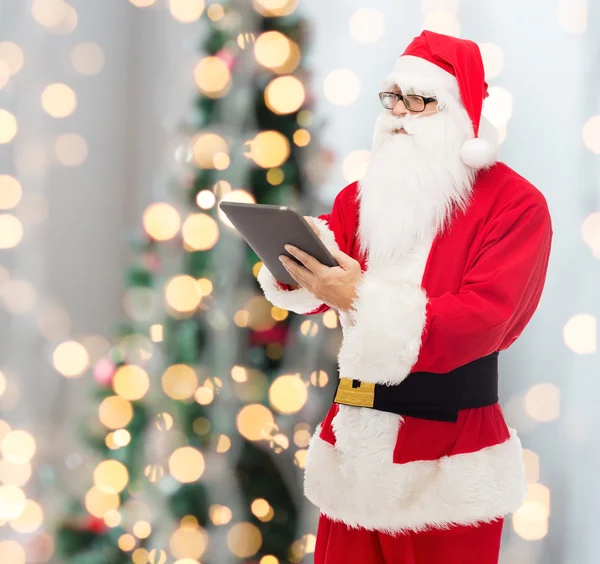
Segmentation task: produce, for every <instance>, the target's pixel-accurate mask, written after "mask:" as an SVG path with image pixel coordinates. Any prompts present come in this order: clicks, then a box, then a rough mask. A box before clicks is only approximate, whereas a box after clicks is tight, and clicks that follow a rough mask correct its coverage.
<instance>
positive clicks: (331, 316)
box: [323, 309, 338, 329]
mask: <svg viewBox="0 0 600 564" xmlns="http://www.w3.org/2000/svg"><path fill="white" fill-rule="evenodd" d="M323 325H324V326H325V327H327V329H335V328H336V327H337V326H338V314H337V312H336V311H334V310H333V309H329V310H327V311H326V312H325V313H324V314H323Z"/></svg>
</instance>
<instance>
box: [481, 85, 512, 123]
mask: <svg viewBox="0 0 600 564" xmlns="http://www.w3.org/2000/svg"><path fill="white" fill-rule="evenodd" d="M488 92H489V97H488V98H486V99H485V101H484V103H483V112H482V113H483V115H484V116H485V117H486V118H487V119H488V120H489V121H491V122H492V124H493V125H495V126H496V127H498V126H501V125H505V124H507V123H508V121H509V120H510V118H511V117H512V114H513V96H512V94H511V93H510V92H509V91H508V90H506V89H505V88H501V87H500V86H491V87H490V88H489V89H488Z"/></svg>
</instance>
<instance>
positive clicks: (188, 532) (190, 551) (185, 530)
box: [169, 524, 208, 562]
mask: <svg viewBox="0 0 600 564" xmlns="http://www.w3.org/2000/svg"><path fill="white" fill-rule="evenodd" d="M207 543H208V538H207V534H206V531H204V529H202V528H200V527H198V526H197V525H193V524H186V525H182V526H181V527H179V528H178V529H176V530H175V532H174V533H173V534H172V535H171V538H170V539H169V549H170V550H171V553H172V554H173V556H174V557H175V558H183V559H189V560H188V562H190V561H191V562H195V561H198V560H199V559H200V557H201V556H202V555H203V554H204V552H205V550H206V546H207Z"/></svg>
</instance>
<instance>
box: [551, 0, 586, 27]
mask: <svg viewBox="0 0 600 564" xmlns="http://www.w3.org/2000/svg"><path fill="white" fill-rule="evenodd" d="M556 20H557V22H558V24H559V25H560V27H562V28H563V29H564V30H565V31H567V32H568V33H572V34H576V35H579V34H582V33H585V31H586V30H587V28H588V0H560V1H559V3H558V6H557V7H556Z"/></svg>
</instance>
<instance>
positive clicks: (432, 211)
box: [358, 104, 475, 265]
mask: <svg viewBox="0 0 600 564" xmlns="http://www.w3.org/2000/svg"><path fill="white" fill-rule="evenodd" d="M399 127H404V128H405V130H406V131H407V132H408V133H409V135H404V134H392V133H391V130H392V129H394V128H399ZM469 137H472V126H471V122H470V120H469V117H468V115H467V113H466V112H465V111H464V109H463V108H461V107H458V106H455V105H454V104H450V105H449V106H446V108H445V109H444V110H442V111H440V112H439V113H437V114H433V115H428V116H422V117H415V116H413V115H407V116H405V117H402V118H400V117H396V116H394V115H392V114H390V113H388V112H384V113H382V114H381V115H380V116H379V118H378V119H377V123H376V126H375V134H374V137H373V147H372V150H371V157H370V161H369V165H368V167H367V170H366V173H365V175H364V177H363V179H362V180H361V181H360V183H359V188H358V192H359V198H360V210H359V239H360V246H361V250H362V251H363V252H367V253H368V257H369V259H368V260H369V264H370V265H373V263H375V262H377V263H378V264H384V263H386V262H389V261H390V260H393V259H394V258H400V257H404V256H406V255H407V254H409V253H410V252H411V250H412V249H413V248H414V246H415V244H417V243H418V242H420V241H423V240H424V239H432V238H433V236H434V235H435V234H436V233H438V232H439V231H443V230H444V229H445V228H446V227H447V225H448V222H449V219H450V218H451V215H452V211H453V210H454V209H455V207H458V208H460V209H462V210H465V209H466V207H467V205H468V201H469V197H470V195H471V190H472V184H473V179H474V174H475V172H474V171H473V169H471V168H469V167H468V166H466V165H465V164H464V163H463V162H462V161H461V158H460V147H461V145H462V144H463V143H464V141H465V140H467V139H468V138H469Z"/></svg>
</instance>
